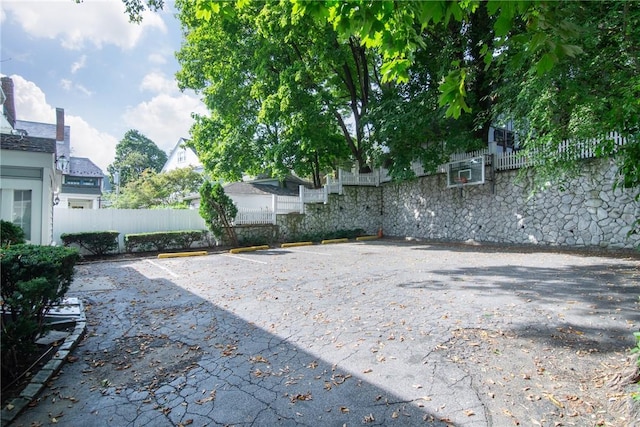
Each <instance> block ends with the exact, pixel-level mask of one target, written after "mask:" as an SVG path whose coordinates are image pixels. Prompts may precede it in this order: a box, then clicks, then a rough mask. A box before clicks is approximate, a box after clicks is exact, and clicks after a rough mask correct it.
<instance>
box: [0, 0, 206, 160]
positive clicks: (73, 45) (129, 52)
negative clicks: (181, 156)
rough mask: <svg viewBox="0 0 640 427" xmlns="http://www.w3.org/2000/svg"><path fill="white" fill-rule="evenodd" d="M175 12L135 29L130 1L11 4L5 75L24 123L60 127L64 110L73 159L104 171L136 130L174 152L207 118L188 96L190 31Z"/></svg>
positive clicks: (4, 32)
mask: <svg viewBox="0 0 640 427" xmlns="http://www.w3.org/2000/svg"><path fill="white" fill-rule="evenodd" d="M165 9H166V10H165V11H163V12H160V13H147V14H145V16H144V19H143V21H142V23H141V24H132V23H129V22H128V18H127V16H126V15H125V13H124V6H123V4H122V2H121V1H120V0H84V1H83V3H80V4H76V3H75V2H74V1H73V0H37V1H36V0H2V2H1V3H0V19H1V21H0V24H1V27H2V29H1V38H0V46H1V49H0V61H2V62H0V73H1V74H2V75H5V76H10V77H12V78H13V81H14V85H15V98H16V113H17V118H18V119H20V120H30V121H38V122H44V123H55V108H56V107H60V108H64V110H65V124H66V125H69V126H71V149H72V155H73V156H77V157H89V158H90V159H91V160H92V161H93V162H94V163H95V164H97V165H98V166H99V167H100V168H102V169H103V171H104V172H106V168H107V165H109V164H110V163H112V162H113V158H114V156H115V147H116V144H117V143H118V141H119V140H120V139H122V137H123V136H124V134H125V132H126V131H127V130H129V129H138V130H139V131H140V132H142V133H143V134H144V135H146V136H147V137H149V138H150V139H151V140H153V141H154V142H155V143H156V145H158V147H160V148H161V149H163V150H164V151H166V152H169V151H170V150H171V149H172V148H173V147H174V146H175V144H176V143H177V142H178V139H179V138H180V137H188V136H189V135H188V131H189V128H190V126H191V124H192V119H191V114H192V112H197V113H199V114H206V109H205V107H204V105H203V104H202V103H201V102H200V100H199V96H197V95H196V94H194V93H193V92H184V93H182V92H180V91H179V90H178V87H177V84H176V82H175V78H174V75H175V73H176V71H177V70H178V69H179V65H178V63H177V61H176V59H175V52H176V51H177V50H178V49H179V48H180V43H181V34H180V25H179V22H178V20H177V19H176V18H175V17H174V10H173V4H172V3H168V5H167V7H165Z"/></svg>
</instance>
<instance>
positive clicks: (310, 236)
mask: <svg viewBox="0 0 640 427" xmlns="http://www.w3.org/2000/svg"><path fill="white" fill-rule="evenodd" d="M364 234H365V233H364V230H363V229H362V228H356V229H353V230H336V231H327V232H323V233H304V234H300V235H299V236H296V240H299V241H301V242H303V241H304V242H307V241H308V242H319V241H321V240H330V239H344V238H347V239H355V238H356V237H359V236H362V235H364Z"/></svg>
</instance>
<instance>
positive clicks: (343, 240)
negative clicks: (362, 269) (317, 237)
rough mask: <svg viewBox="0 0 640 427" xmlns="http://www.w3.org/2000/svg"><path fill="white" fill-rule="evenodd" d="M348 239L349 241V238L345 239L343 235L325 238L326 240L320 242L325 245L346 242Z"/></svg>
mask: <svg viewBox="0 0 640 427" xmlns="http://www.w3.org/2000/svg"><path fill="white" fill-rule="evenodd" d="M348 241H349V239H347V238H346V237H345V238H342V239H327V240H323V241H322V242H321V243H322V244H323V245H326V244H327V243H346V242H348Z"/></svg>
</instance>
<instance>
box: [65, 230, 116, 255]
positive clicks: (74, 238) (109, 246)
mask: <svg viewBox="0 0 640 427" xmlns="http://www.w3.org/2000/svg"><path fill="white" fill-rule="evenodd" d="M119 235H120V233H119V232H117V231H85V232H82V233H63V234H61V235H60V240H62V243H63V244H64V245H65V246H70V245H72V244H76V245H78V246H80V247H81V248H84V249H86V250H88V251H89V252H91V253H92V254H93V255H105V254H108V253H110V252H117V250H118V236H119Z"/></svg>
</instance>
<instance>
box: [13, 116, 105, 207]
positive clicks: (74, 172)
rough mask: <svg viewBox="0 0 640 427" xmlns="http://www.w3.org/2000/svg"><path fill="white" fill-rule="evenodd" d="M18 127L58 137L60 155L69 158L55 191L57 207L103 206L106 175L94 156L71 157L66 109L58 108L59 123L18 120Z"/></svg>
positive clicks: (36, 135)
mask: <svg viewBox="0 0 640 427" xmlns="http://www.w3.org/2000/svg"><path fill="white" fill-rule="evenodd" d="M15 128H16V129H19V130H21V131H24V132H25V133H26V134H27V135H29V136H35V137H40V138H51V137H55V139H56V152H57V153H58V157H61V158H64V159H67V161H66V162H65V163H64V169H63V170H62V182H61V183H60V185H58V187H57V188H56V190H55V191H56V195H55V200H56V208H58V209H60V208H65V209H66V208H69V209H99V208H100V200H101V196H102V182H103V179H104V174H103V172H102V170H101V169H100V168H99V167H98V166H96V164H95V163H93V162H92V161H91V160H90V159H88V158H86V157H73V156H71V129H70V127H69V126H65V125H64V110H63V109H62V108H56V124H49V123H39V122H30V121H26V120H16V124H15Z"/></svg>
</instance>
